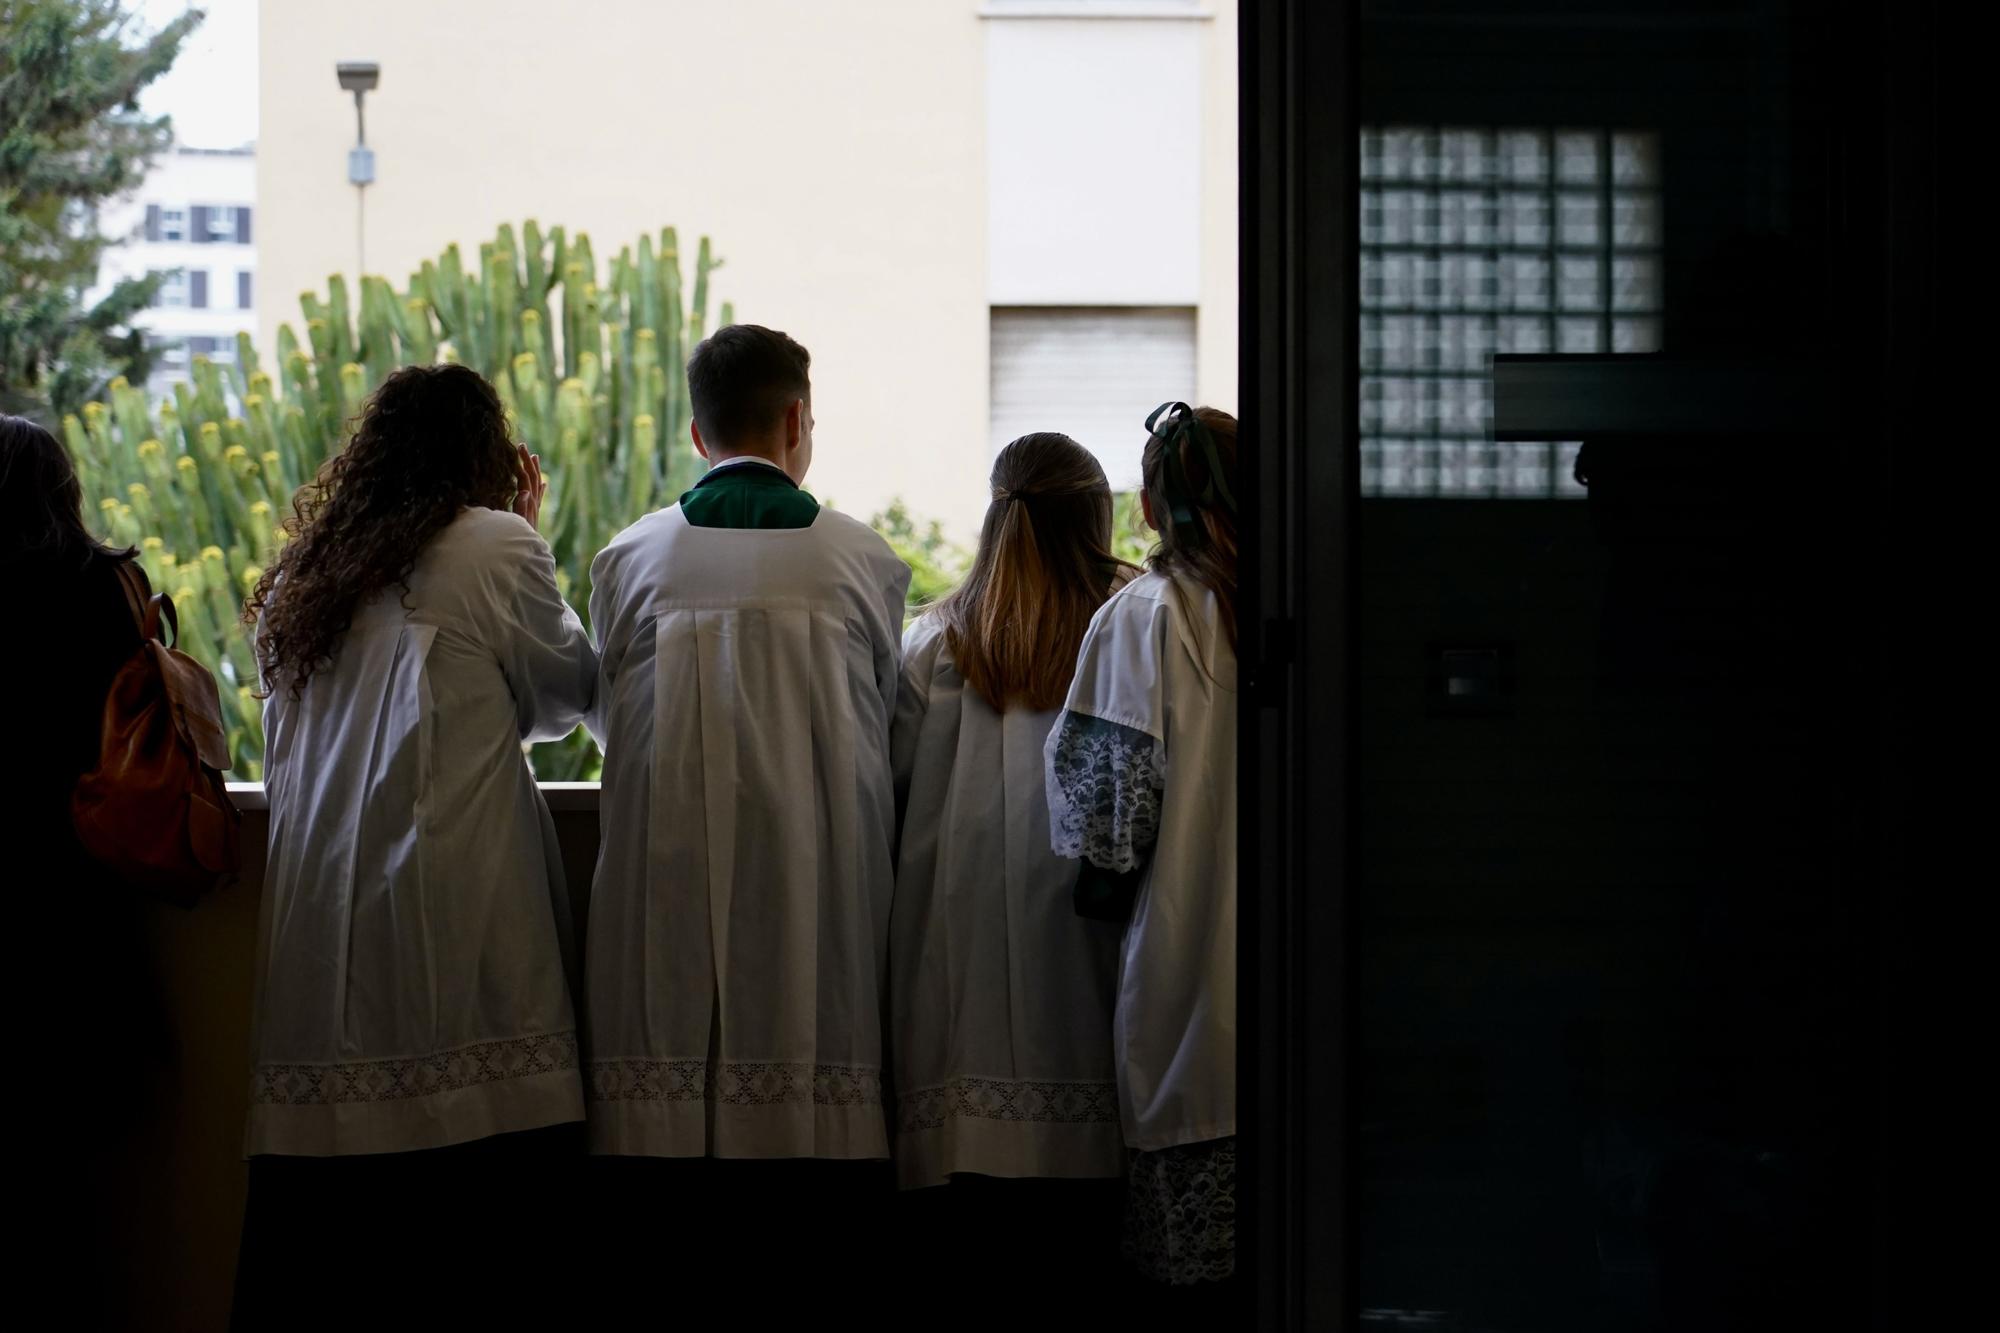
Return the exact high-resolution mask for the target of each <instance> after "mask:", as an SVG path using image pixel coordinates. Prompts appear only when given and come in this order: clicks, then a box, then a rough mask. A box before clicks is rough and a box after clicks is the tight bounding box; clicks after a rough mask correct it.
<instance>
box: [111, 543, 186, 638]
mask: <svg viewBox="0 0 2000 1333" xmlns="http://www.w3.org/2000/svg"><path fill="white" fill-rule="evenodd" d="M118 587H119V589H120V590H121V591H123V592H124V594H125V608H126V609H127V610H128V611H130V612H131V613H132V624H133V626H134V627H135V628H137V629H138V631H139V640H140V642H142V643H150V642H151V641H153V640H154V639H159V638H160V621H161V619H162V618H163V617H164V618H165V620H166V622H167V628H168V629H169V630H170V631H171V632H172V634H173V638H171V639H163V640H162V642H164V643H165V644H166V645H167V646H168V647H169V648H171V647H173V646H174V645H175V644H177V643H179V642H180V639H181V618H180V615H179V613H178V612H176V611H175V610H174V599H173V598H171V597H169V596H167V595H166V594H165V593H155V592H154V591H153V585H152V582H151V581H150V580H148V579H147V577H146V571H145V569H144V568H142V567H141V566H140V564H139V562H138V561H137V560H136V559H134V560H120V561H119V562H118Z"/></svg>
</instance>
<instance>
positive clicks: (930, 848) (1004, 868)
mask: <svg viewBox="0 0 2000 1333" xmlns="http://www.w3.org/2000/svg"><path fill="white" fill-rule="evenodd" d="M1055 720H1056V710H1054V709H1048V710H1046V711H1040V712H1038V711H1034V710H1031V709H1027V708H1010V709H1008V710H1007V711H1006V712H1004V713H999V712H995V711H994V710H993V708H992V706H991V705H989V704H988V703H987V702H986V700H985V699H983V698H981V697H980V696H979V694H978V693H977V692H975V691H973V690H971V689H968V688H967V687H966V684H965V679H964V677H962V676H961V675H960V674H959V671H958V667H957V666H956V665H955V664H954V663H953V661H952V656H951V646H950V644H949V642H948V640H947V636H946V634H945V632H944V626H943V624H942V623H941V621H940V619H939V617H937V616H935V615H927V616H925V617H924V618H923V619H921V620H919V621H917V622H916V623H915V624H914V625H912V626H911V627H910V629H909V632H908V634H907V635H906V636H905V638H904V644H903V684H902V688H901V689H900V690H899V691H897V695H896V725H895V728H894V749H895V759H896V786H897V794H898V798H899V800H900V802H901V807H902V809H903V812H904V813H903V818H902V833H901V838H900V846H899V848H898V855H897V865H896V901H895V906H894V908H893V909H892V910H891V912H890V925H889V937H890V938H889V957H890V974H889V975H890V980H889V994H890V998H891V1002H892V1010H893V1013H892V1018H891V1025H890V1033H891V1040H890V1048H891V1052H892V1056H893V1066H894V1075H895V1078H894V1082H895V1087H896V1173H897V1177H898V1179H899V1180H900V1182H901V1183H902V1184H903V1185H904V1186H905V1187H906V1188H907V1187H913V1186H922V1185H935V1184H940V1183H942V1182H943V1181H944V1180H945V1179H947V1178H948V1177H949V1176H951V1175H952V1174H953V1173H955V1172H961V1171H964V1172H974V1173H977V1174H980V1175H987V1176H1010V1177H1018V1176H1068V1177H1079V1176H1084V1177H1087V1176H1117V1175H1122V1174H1123V1173H1124V1169H1125V1147H1124V1141H1123V1137H1122V1136H1121V1134H1120V1132H1119V1123H1118V1100H1117V1092H1116V1087H1115V1085H1114V1082H1113V1079H1112V1059H1111V997H1112V983H1113V977H1114V973H1115V969H1116V965H1117V964H1116V950H1117V933H1116V928H1115V927H1112V926H1109V925H1107V924H1106V923H1103V922H1099V921H1088V920H1085V919H1084V918H1082V917H1079V916H1078V915H1077V914H1076V909H1075V906H1074V904H1073V902H1072V898H1071V890H1072V889H1073V888H1074V887H1075V884H1076V875H1077V864H1076V862H1075V861H1072V860H1066V859H1064V858H1063V857H1060V856H1057V855H1056V854H1055V852H1054V851H1052V850H1051V849H1050V846H1049V810H1048V800H1047V797H1046V795H1045V783H1044V771H1043V755H1042V750H1043V744H1044V742H1045V741H1046V740H1047V739H1048V734H1049V728H1050V726H1051V725H1053V723H1054V722H1055Z"/></svg>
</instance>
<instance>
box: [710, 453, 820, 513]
mask: <svg viewBox="0 0 2000 1333" xmlns="http://www.w3.org/2000/svg"><path fill="white" fill-rule="evenodd" d="M681 513H682V514H683V515H685V516H686V518H687V521H688V523H689V525H690V526H692V527H697V528H809V527H811V526H812V525H813V520H814V519H816V518H818V517H819V501H817V500H815V499H813V498H812V497H811V496H810V495H807V494H806V493H805V492H804V491H802V490H800V489H799V486H798V483H797V482H795V481H793V480H792V479H791V478H790V477H788V476H786V475H785V474H784V473H783V472H782V471H780V470H779V469H777V468H775V467H768V466H766V465H765V464H763V463H735V464H732V465H730V466H729V467H724V468H715V469H713V470H711V471H710V472H709V473H708V475H707V476H705V477H703V478H702V479H701V480H700V481H698V482H696V483H695V484H694V489H693V490H691V491H689V492H688V493H687V494H686V495H683V496H682V497H681Z"/></svg>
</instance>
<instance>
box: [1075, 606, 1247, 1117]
mask: <svg viewBox="0 0 2000 1333" xmlns="http://www.w3.org/2000/svg"><path fill="white" fill-rule="evenodd" d="M1047 757H1048V783H1049V818H1050V824H1051V842H1052V845H1053V847H1054V850H1055V851H1057V852H1058V853H1060V854H1061V855H1064V856H1072V857H1084V858H1088V859H1089V860H1090V861H1091V862H1092V863H1093V864H1095V865H1097V866H1100V867H1102V868H1104V869H1106V870H1111V871H1117V872H1126V871H1131V870H1134V869H1137V868H1139V867H1141V866H1143V867H1144V869H1145V873H1144V875H1143V877H1142V879H1141V881H1140V887H1139V891H1138V896H1137V899H1136V901H1135V903H1134V906H1133V912H1132V920H1131V922H1130V924H1129V925H1128V926H1127V927H1126V930H1125V938H1124V943H1123V947H1122V949H1121V951H1120V956H1119V964H1118V1000H1117V1008H1116V1012H1115V1014H1114V1015H1113V1018H1112V1042H1113V1048H1114V1050H1115V1053H1116V1059H1117V1074H1118V1100H1119V1110H1120V1117H1121V1119H1122V1121H1123V1124H1124V1130H1125V1142H1126V1144H1127V1145H1128V1146H1129V1147H1132V1148H1135V1149H1139V1150H1141V1151H1149V1152H1150V1151H1156V1150H1158V1149H1161V1148H1171V1147H1175V1146H1177V1145H1180V1144H1186V1143H1199V1142H1203V1141H1206V1140H1209V1139H1220V1138H1227V1137H1229V1136H1231V1135H1233V1134H1235V1132H1236V654H1235V652H1234V650H1233V649H1232V648H1231V647H1230V644H1229V640H1228V637H1227V635H1226V634H1225V633H1224V631H1223V628H1222V622H1221V617H1220V612H1219V606H1218V603H1217V602H1216V599H1215V595H1214V594H1213V593H1211V592H1209V591H1208V589H1207V588H1205V587H1203V586H1202V585H1201V584H1199V583H1196V582H1194V581H1193V580H1191V579H1185V578H1169V577H1167V576H1165V575H1161V574H1155V573H1148V574H1146V575H1143V576H1142V577H1140V578H1137V579H1134V580H1133V581H1132V582H1131V583H1129V584H1127V585H1126V586H1125V587H1124V588H1123V589H1121V590H1120V591H1119V592H1117V593H1115V594H1114V595H1113V596H1112V598H1111V600H1110V601H1108V602H1106V603H1105V604H1104V605H1103V606H1102V607H1101V608H1099V610H1098V613H1097V616H1096V618H1095V619H1094V620H1092V621H1091V625H1090V631H1089V633H1088V634H1087V635H1085V637H1084V641H1083V647H1082V649H1081V651H1080V652H1079V654H1078V658H1077V668H1076V678H1075V680H1074V681H1073V682H1072V683H1071V685H1070V691H1069V698H1068V699H1067V700H1066V701H1065V703H1064V706H1063V713H1062V716H1061V717H1060V718H1059V719H1058V720H1057V722H1056V725H1055V727H1054V729H1053V730H1051V731H1050V733H1049V740H1048V752H1047Z"/></svg>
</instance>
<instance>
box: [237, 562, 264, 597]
mask: <svg viewBox="0 0 2000 1333" xmlns="http://www.w3.org/2000/svg"><path fill="white" fill-rule="evenodd" d="M263 577H264V571H263V570H261V569H259V568H257V566H255V565H245V566H244V567H243V574H242V576H241V582H242V584H243V591H244V592H246V593H251V592H255V591H257V580H258V579H261V578H263Z"/></svg>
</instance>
